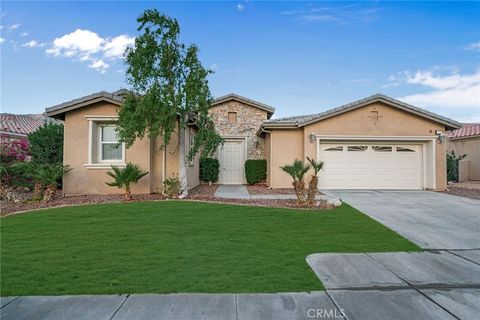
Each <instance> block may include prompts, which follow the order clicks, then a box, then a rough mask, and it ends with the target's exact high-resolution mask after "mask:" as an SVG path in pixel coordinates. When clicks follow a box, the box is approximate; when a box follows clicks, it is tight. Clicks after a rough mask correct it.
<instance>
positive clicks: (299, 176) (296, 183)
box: [280, 159, 310, 205]
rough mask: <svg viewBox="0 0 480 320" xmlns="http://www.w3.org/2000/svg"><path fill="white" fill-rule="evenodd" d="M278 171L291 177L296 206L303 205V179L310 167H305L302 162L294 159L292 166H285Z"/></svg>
mask: <svg viewBox="0 0 480 320" xmlns="http://www.w3.org/2000/svg"><path fill="white" fill-rule="evenodd" d="M280 169H282V170H283V171H285V172H286V173H288V174H289V175H290V176H291V177H292V179H293V182H292V185H293V189H294V190H295V194H296V196H297V204H298V205H303V204H304V203H305V182H304V181H303V178H304V177H305V174H306V173H307V171H308V170H310V165H305V163H304V162H303V161H301V160H298V159H295V161H294V162H293V164H292V165H285V166H283V167H280Z"/></svg>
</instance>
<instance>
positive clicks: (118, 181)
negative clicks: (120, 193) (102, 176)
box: [105, 162, 148, 201]
mask: <svg viewBox="0 0 480 320" xmlns="http://www.w3.org/2000/svg"><path fill="white" fill-rule="evenodd" d="M147 174H148V171H143V170H142V169H141V168H140V167H139V166H138V165H136V164H133V163H131V162H129V163H127V165H126V166H125V167H124V168H119V167H115V166H112V171H108V172H107V175H109V176H110V177H112V178H113V181H112V182H105V183H106V184H107V185H109V186H110V187H117V188H119V189H125V200H126V201H130V200H132V192H131V189H130V188H131V185H132V184H136V183H138V181H139V180H140V179H141V178H143V177H144V176H146V175H147Z"/></svg>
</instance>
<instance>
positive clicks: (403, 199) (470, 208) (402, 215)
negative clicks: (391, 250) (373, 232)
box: [323, 190, 480, 249]
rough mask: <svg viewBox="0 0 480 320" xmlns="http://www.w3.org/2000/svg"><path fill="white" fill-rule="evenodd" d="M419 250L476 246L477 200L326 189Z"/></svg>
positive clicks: (479, 218) (420, 193) (433, 194)
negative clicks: (399, 235) (415, 245)
mask: <svg viewBox="0 0 480 320" xmlns="http://www.w3.org/2000/svg"><path fill="white" fill-rule="evenodd" d="M323 192H324V193H326V194H330V195H332V196H335V197H338V198H340V199H342V200H343V201H345V202H347V203H348V204H350V205H351V206H353V207H355V208H357V209H358V210H360V211H362V212H363V213H365V214H366V215H368V216H370V217H372V218H373V219H375V220H377V221H379V222H380V223H382V224H384V225H385V226H387V227H389V228H390V229H392V230H394V231H396V232H397V233H399V234H401V235H402V236H404V237H405V238H407V239H409V240H410V241H412V242H414V243H415V244H417V245H418V246H420V247H421V248H423V249H478V248H480V232H479V230H480V201H479V200H474V199H468V198H463V197H457V196H452V195H448V194H444V193H437V192H429V191H378V190H327V191H323Z"/></svg>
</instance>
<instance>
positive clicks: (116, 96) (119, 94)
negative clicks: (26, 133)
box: [45, 89, 128, 116]
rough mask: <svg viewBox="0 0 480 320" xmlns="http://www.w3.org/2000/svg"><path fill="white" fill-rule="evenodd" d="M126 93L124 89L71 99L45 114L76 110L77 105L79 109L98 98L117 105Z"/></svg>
mask: <svg viewBox="0 0 480 320" xmlns="http://www.w3.org/2000/svg"><path fill="white" fill-rule="evenodd" d="M127 92H128V90H125V89H120V90H117V91H114V92H107V91H100V92H96V93H92V94H89V95H87V96H84V97H81V98H78V99H73V100H70V101H67V102H64V103H61V104H58V105H55V106H53V107H49V108H45V112H46V113H47V115H48V116H55V115H58V114H61V113H63V112H66V111H69V110H73V109H76V108H77V107H75V106H76V105H78V107H81V106H83V104H84V103H88V102H89V101H92V100H96V99H99V98H100V99H101V98H105V99H109V100H113V101H116V102H118V103H121V102H122V99H123V95H124V94H125V93H127Z"/></svg>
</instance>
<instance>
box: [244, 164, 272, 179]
mask: <svg viewBox="0 0 480 320" xmlns="http://www.w3.org/2000/svg"><path fill="white" fill-rule="evenodd" d="M245 177H246V178H247V183H248V184H255V183H257V182H260V181H263V180H265V178H267V160H265V159H249V160H247V161H245Z"/></svg>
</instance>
